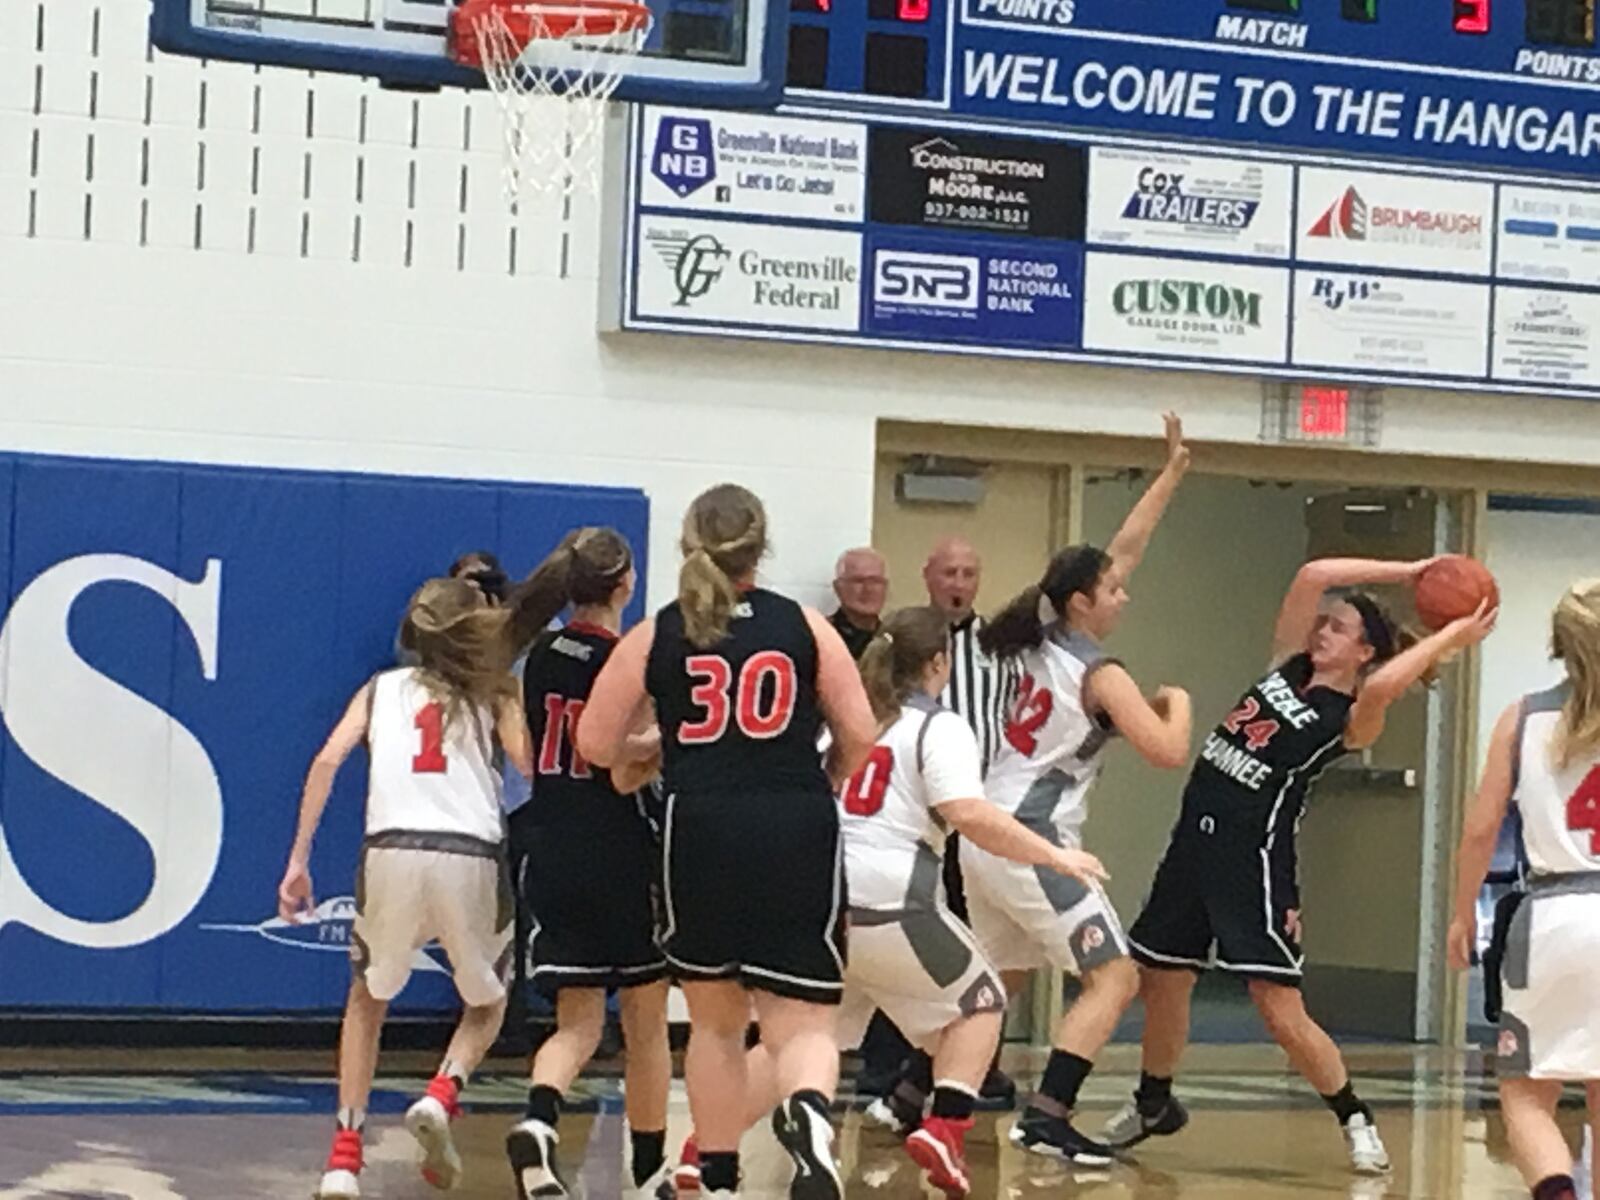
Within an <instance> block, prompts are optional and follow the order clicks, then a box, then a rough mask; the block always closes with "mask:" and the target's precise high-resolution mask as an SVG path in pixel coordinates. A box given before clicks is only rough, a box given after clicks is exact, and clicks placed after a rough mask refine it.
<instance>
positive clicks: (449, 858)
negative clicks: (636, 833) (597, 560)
mask: <svg viewBox="0 0 1600 1200" xmlns="http://www.w3.org/2000/svg"><path fill="white" fill-rule="evenodd" d="M513 619H514V617H513V614H512V613H511V612H508V611H507V610H505V609H500V608H493V607H490V606H489V605H488V604H487V603H486V601H485V599H484V596H483V593H482V592H480V591H479V590H478V588H476V587H475V586H473V584H472V583H470V582H469V581H467V580H465V579H434V580H430V581H429V582H427V583H426V584H424V585H423V586H422V588H421V589H420V590H419V591H418V592H417V594H416V596H415V597H413V599H412V601H411V604H410V606H409V608H408V609H407V611H406V618H405V623H404V624H403V625H402V627H401V635H400V638H401V644H402V645H403V646H404V647H405V648H406V649H407V650H408V651H410V652H411V653H412V654H413V655H414V656H415V665H414V666H406V667H400V668H397V669H395V670H392V671H385V672H383V673H382V674H379V675H377V676H375V677H374V678H373V679H371V680H369V681H368V682H367V683H366V684H365V685H363V686H362V688H361V690H360V691H359V692H357V693H356V695H355V698H354V699H352V700H351V701H350V704H349V707H348V708H347V709H346V710H345V714H344V716H343V717H342V718H341V719H340V721H339V723H338V725H337V726H335V728H334V730H333V733H332V734H331V735H330V736H329V738H328V741H327V744H326V745H325V746H323V748H322V750H321V751H320V752H319V753H318V754H317V757H316V759H315V761H313V763H312V764H311V770H310V773H309V774H308V775H307V777H306V785H305V793H304V796H303V798H302V800H301V805H300V823H299V829H298V832H297V833H296V836H295V842H294V848H293V849H292V850H291V851H290V855H289V865H288V868H287V869H286V870H285V872H284V876H283V882H282V883H281V884H280V885H279V887H278V912H279V915H280V916H282V917H283V918H284V919H285V920H289V921H296V920H303V919H304V918H305V917H306V916H307V915H308V914H310V913H312V912H314V911H315V899H314V896H313V892H312V882H311V869H310V861H311V843H312V839H313V838H314V837H315V835H316V831H317V826H318V824H320V822H321V819H322V812H323V809H324V807H326V805H327V802H328V794H329V792H330V791H331V790H332V787H333V780H334V776H335V775H336V774H337V773H338V770H339V767H340V765H341V764H342V763H343V762H344V760H345V759H346V758H347V757H348V756H349V754H350V752H351V751H352V750H354V749H355V748H356V746H357V745H358V744H359V743H360V742H361V741H363V740H365V741H366V743H367V746H368V750H369V755H370V759H371V770H370V779H369V784H368V794H367V816H366V837H365V840H364V841H363V843H362V849H361V862H360V865H359V867H358V868H357V876H356V919H355V925H354V929H353V931H352V936H351V945H350V960H351V965H352V967H353V970H354V975H355V978H354V980H353V981H352V982H351V985H350V995H349V999H348V1002H347V1004H346V1007H345V1014H344V1026H343V1029H342V1030H341V1033H340V1038H339V1116H338V1123H337V1127H336V1130H335V1133H334V1139H333V1149H332V1151H331V1152H330V1154H329V1156H328V1166H327V1170H326V1172H325V1174H324V1175H323V1178H322V1184H321V1186H320V1187H319V1188H318V1190H317V1197H318V1200H349V1198H351V1197H357V1196H359V1195H360V1194H361V1186H360V1172H361V1167H362V1127H363V1125H364V1124H365V1120H366V1107H367V1098H368V1095H369V1094H370V1092H371V1090H372V1077H373V1073H374V1071H375V1070H376V1068H377V1059H378V1039H379V1035H380V1034H381V1032H382V1029H383V1019H384V1014H385V1013H386V1011H387V1009H388V1004H389V1001H391V1000H393V999H394V998H395V996H397V995H398V994H399V993H400V989H401V988H403V987H404V986H405V984H406V980H407V978H408V977H409V976H410V974H411V964H412V961H413V960H414V958H415V956H416V954H417V952H418V951H419V950H421V949H422V947H423V946H424V945H426V944H427V943H428V942H430V941H433V940H435V939H437V940H438V941H439V943H440V944H441V945H442V946H443V947H444V950H445V953H446V954H447V955H448V956H449V958H450V965H451V967H452V968H453V969H454V973H455V982H456V988H457V990H458V991H459V992H460V993H461V999H462V1002H463V1004H464V1005H465V1006H466V1007H465V1011H464V1012H463V1014H462V1017H461V1023H460V1025H459V1026H458V1027H457V1029H456V1033H455V1036H454V1038H453V1039H452V1040H451V1042H450V1047H449V1049H448V1051H447V1052H446V1054H445V1058H444V1062H443V1064H442V1065H441V1066H440V1068H439V1073H438V1075H437V1076H436V1077H435V1078H434V1079H433V1080H432V1081H431V1082H430V1083H429V1084H428V1090H427V1094H426V1095H424V1096H423V1098H422V1099H420V1100H418V1101H417V1103H416V1104H414V1105H412V1107H411V1108H410V1110H409V1111H408V1112H407V1113H406V1127H407V1128H408V1129H409V1130H410V1131H411V1133H412V1135H413V1136H414V1137H415V1138H416V1139H417V1141H418V1143H419V1144H420V1145H421V1147H422V1174H423V1178H425V1179H426V1180H427V1181H428V1182H429V1183H431V1184H433V1185H434V1186H435V1187H439V1188H450V1187H454V1186H455V1184H456V1182H457V1181H458V1179H459V1177H460V1174H461V1159H460V1156H459V1155H458V1154H457V1153H456V1150H455V1146H454V1144H453V1143H452V1141H451V1137H450V1120H451V1119H452V1118H453V1117H454V1116H455V1115H456V1113H457V1112H458V1111H459V1109H458V1106H457V1096H458V1095H459V1093H460V1090H461V1087H462V1086H463V1084H464V1083H465V1082H466V1080H467V1078H468V1076H469V1075H470V1074H471V1073H472V1071H473V1069H474V1068H475V1067H476V1066H477V1065H478V1063H479V1062H480V1061H481V1060H482V1058H483V1056H484V1055H485V1054H486V1053H488V1050H489V1047H490V1046H491V1045H493V1043H494V1039H495V1037H496V1036H497V1035H498V1034H499V1032H500V1025H501V1020H502V1018H503V1017H504V1015H505V1003H506V990H505V978H506V971H507V967H508V966H509V952H510V946H511V933H512V907H511V902H510V889H509V886H508V883H507V879H506V875H505V866H504V864H505V851H504V829H503V824H502V820H501V815H500V777H499V774H498V771H497V769H496V767H495V762H494V742H495V738H496V736H497V735H498V737H499V740H500V744H501V746H503V747H504V749H505V752H506V756H507V757H508V758H509V759H510V760H511V761H512V762H513V763H514V764H516V766H517V769H518V770H520V771H522V772H523V773H524V774H525V775H531V774H532V772H533V759H532V754H531V752H530V749H529V745H528V731H527V723H526V720H525V718H524V717H523V715H522V706H521V704H520V703H519V702H518V700H517V696H516V688H515V684H514V682H513V681H512V679H511V676H510V675H509V674H508V673H507V667H508V666H509V665H510V659H511V655H512V654H513V653H514V652H515V646H514V639H513V638H512V637H511V636H510V630H511V628H512V624H513Z"/></svg>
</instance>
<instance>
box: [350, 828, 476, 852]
mask: <svg viewBox="0 0 1600 1200" xmlns="http://www.w3.org/2000/svg"><path fill="white" fill-rule="evenodd" d="M503 845H504V844H503V843H501V842H486V841H484V840H483V839H482V838H477V837H473V836H472V835H471V834H469V833H435V832H433V831H430V830H426V829H381V830H379V831H378V832H377V833H369V834H367V836H366V837H365V838H364V839H363V840H362V842H361V851H362V853H363V854H365V853H366V852H367V851H368V850H433V851H436V852H437V853H440V854H465V855H467V856H468V857H470V858H501V857H503V855H504V850H503Z"/></svg>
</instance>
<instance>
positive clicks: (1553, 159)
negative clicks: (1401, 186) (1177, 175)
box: [789, 0, 1600, 176]
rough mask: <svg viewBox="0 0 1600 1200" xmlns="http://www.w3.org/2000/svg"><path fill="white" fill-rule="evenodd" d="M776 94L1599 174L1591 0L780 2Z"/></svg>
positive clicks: (1599, 107) (1127, 132)
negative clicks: (785, 77) (780, 89)
mask: <svg viewBox="0 0 1600 1200" xmlns="http://www.w3.org/2000/svg"><path fill="white" fill-rule="evenodd" d="M789 4H790V10H791V11H790V35H789V86H790V99H791V102H792V103H798V104H801V105H808V104H817V105H823V106H828V105H843V106H848V107H852V108H862V107H865V108H868V109H871V110H875V111H896V110H900V111H905V112H922V113H924V114H926V113H929V112H930V111H933V112H939V111H942V112H945V113H948V114H949V115H951V116H952V117H964V118H971V119H974V120H983V121H986V122H1000V123H1004V124H1007V125H1017V124H1020V125H1045V126H1057V127H1065V128H1074V129H1085V130H1100V131H1106V132H1108V133H1115V134H1119V135H1124V136H1133V137H1145V138H1151V137H1154V138H1162V139H1168V138H1173V137H1177V138H1183V139H1196V140H1202V141H1220V142H1230V143H1234V144H1251V145H1264V146H1271V147H1281V148H1283V149H1286V150H1291V151H1298V152H1303V153H1310V154H1314V155H1330V154H1345V155H1350V156H1353V157H1360V158H1398V159H1409V160H1413V161H1431V162H1449V163H1455V164H1459V165H1461V166H1468V167H1476V168H1484V169H1489V170H1514V171H1519V172H1526V173H1530V174H1552V173H1553V174H1577V175H1589V176H1594V175H1600V52H1597V45H1596V43H1597V22H1596V11H1595V10H1596V4H1597V0H789Z"/></svg>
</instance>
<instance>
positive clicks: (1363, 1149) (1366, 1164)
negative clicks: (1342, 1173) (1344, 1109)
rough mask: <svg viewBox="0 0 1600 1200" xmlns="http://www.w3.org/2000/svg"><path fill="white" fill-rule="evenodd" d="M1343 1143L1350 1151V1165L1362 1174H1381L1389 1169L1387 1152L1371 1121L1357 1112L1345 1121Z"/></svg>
mask: <svg viewBox="0 0 1600 1200" xmlns="http://www.w3.org/2000/svg"><path fill="white" fill-rule="evenodd" d="M1344 1144H1345V1147H1346V1148H1347V1149H1348V1150H1349V1151H1350V1165H1351V1166H1352V1167H1354V1168H1355V1169H1356V1171H1357V1172H1358V1173H1360V1174H1362V1175H1382V1174H1383V1173H1384V1172H1385V1171H1387V1170H1388V1169H1389V1152H1388V1151H1387V1150H1385V1149H1384V1148H1383V1139H1382V1138H1381V1137H1379V1136H1378V1128H1377V1126H1375V1125H1374V1124H1373V1123H1372V1122H1371V1121H1369V1120H1367V1118H1366V1117H1365V1116H1364V1115H1363V1114H1361V1113H1357V1114H1356V1115H1355V1116H1353V1117H1351V1118H1350V1120H1349V1121H1347V1122H1346V1123H1345V1127H1344Z"/></svg>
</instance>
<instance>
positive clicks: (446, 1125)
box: [406, 1096, 461, 1191]
mask: <svg viewBox="0 0 1600 1200" xmlns="http://www.w3.org/2000/svg"><path fill="white" fill-rule="evenodd" d="M406 1131H407V1132H408V1133H410V1134H411V1136H412V1137H414V1138H416V1139H417V1145H418V1146H420V1147H422V1162H421V1169H422V1177H423V1178H424V1179H426V1180H427V1181H428V1182H429V1183H431V1184H432V1185H433V1186H434V1187H436V1188H438V1189H439V1190H440V1191H449V1190H450V1189H451V1188H453V1187H455V1186H456V1184H458V1183H460V1182H461V1155H460V1154H459V1153H458V1152H457V1151H456V1143H455V1139H454V1138H452V1137H451V1136H450V1110H449V1109H447V1108H446V1107H445V1106H444V1102H443V1101H441V1100H438V1099H436V1098H435V1097H433V1096H424V1097H423V1098H422V1099H421V1100H418V1101H417V1102H416V1103H415V1104H413V1105H412V1106H411V1107H410V1108H408V1109H406Z"/></svg>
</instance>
